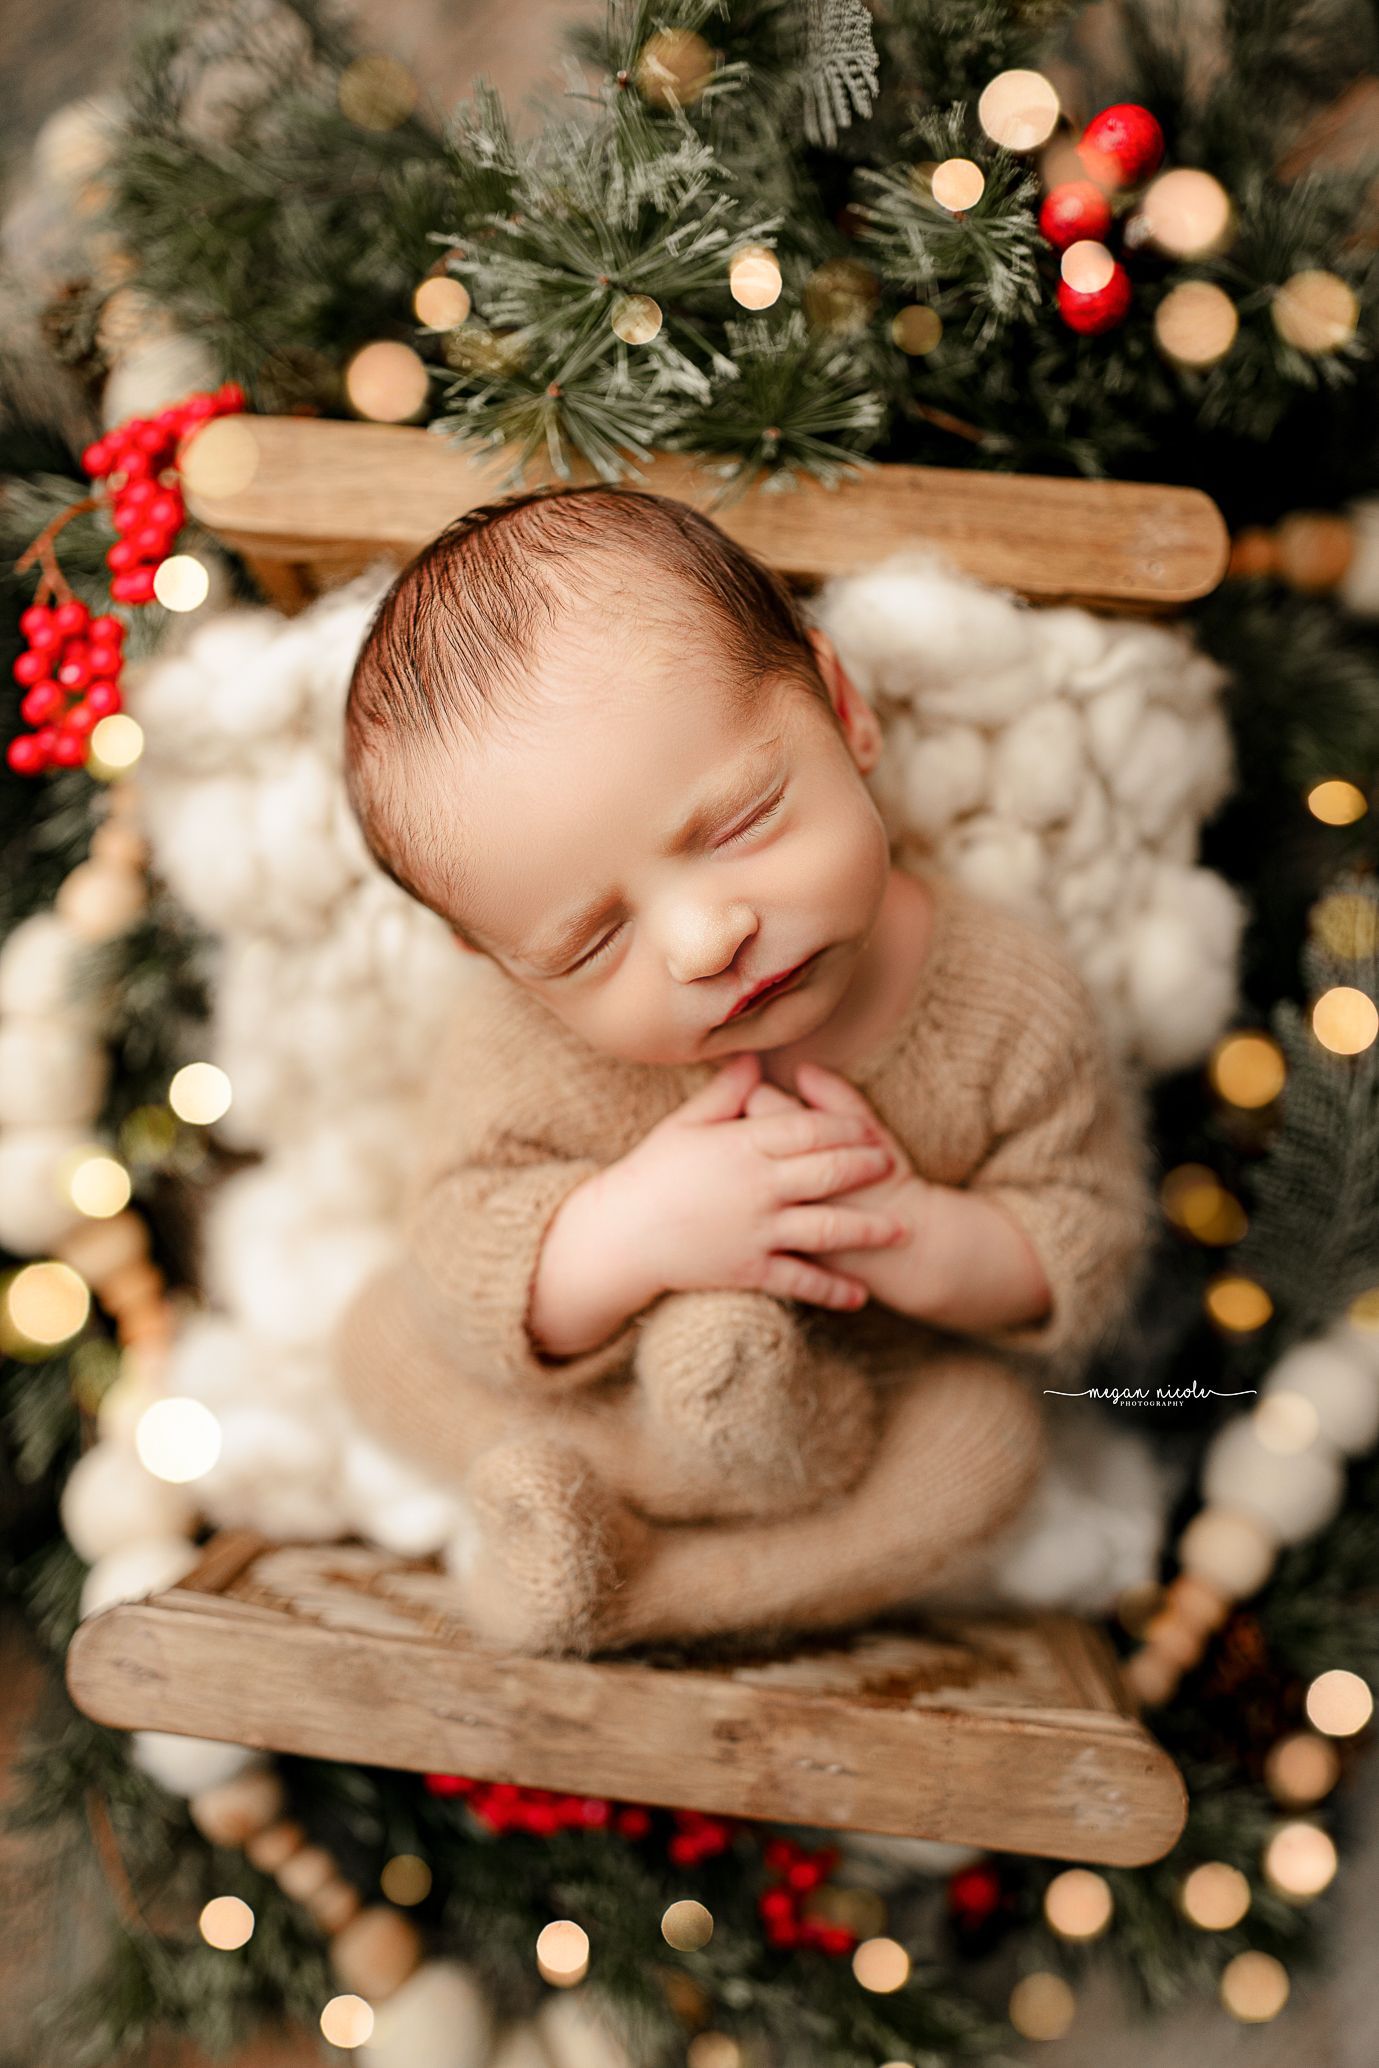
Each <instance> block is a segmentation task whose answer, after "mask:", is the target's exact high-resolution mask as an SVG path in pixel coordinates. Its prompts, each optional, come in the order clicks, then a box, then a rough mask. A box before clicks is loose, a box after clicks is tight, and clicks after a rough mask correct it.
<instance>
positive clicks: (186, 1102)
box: [168, 1063, 232, 1127]
mask: <svg viewBox="0 0 1379 2068" xmlns="http://www.w3.org/2000/svg"><path fill="white" fill-rule="evenodd" d="M231 1097H232V1093H231V1090H230V1080H229V1078H228V1077H227V1076H226V1075H225V1072H224V1071H223V1070H221V1069H219V1068H218V1067H217V1065H216V1064H215V1063H184V1064H183V1065H182V1068H181V1069H180V1070H179V1071H178V1072H177V1074H176V1075H175V1077H174V1078H173V1080H172V1083H171V1084H170V1085H169V1086H168V1104H169V1105H170V1106H171V1107H172V1110H173V1112H174V1113H175V1114H176V1115H177V1117H178V1119H179V1120H186V1121H188V1122H190V1123H191V1125H192V1126H194V1127H210V1126H211V1125H212V1123H213V1122H215V1121H217V1120H219V1119H220V1118H221V1117H222V1116H223V1115H224V1114H226V1113H228V1112H229V1110H230V1102H231Z"/></svg>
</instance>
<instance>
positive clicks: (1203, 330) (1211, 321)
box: [1154, 280, 1240, 367]
mask: <svg viewBox="0 0 1379 2068" xmlns="http://www.w3.org/2000/svg"><path fill="white" fill-rule="evenodd" d="M1239 331H1240V317H1239V315H1238V314H1237V311H1236V306H1235V303H1234V302H1233V301H1232V300H1231V298H1230V296H1229V295H1228V294H1227V293H1226V292H1225V290H1224V288H1220V287H1217V286H1216V285H1215V283H1214V282H1213V281H1210V280H1184V281H1183V282H1182V284H1181V286H1178V287H1174V288H1171V289H1170V290H1169V292H1168V293H1167V294H1166V295H1165V296H1164V298H1163V300H1162V301H1161V302H1160V303H1159V306H1158V308H1157V309H1156V310H1155V311H1154V336H1155V338H1156V340H1157V341H1158V345H1159V349H1160V350H1161V351H1162V352H1164V353H1166V354H1167V356H1168V357H1169V358H1170V359H1172V360H1175V361H1176V362H1177V364H1178V365H1179V366H1192V367H1202V366H1215V364H1216V363H1217V361H1218V360H1219V359H1224V358H1225V356H1226V354H1227V352H1229V350H1230V348H1231V346H1232V345H1233V344H1234V343H1235V340H1236V338H1237V336H1238V335H1239Z"/></svg>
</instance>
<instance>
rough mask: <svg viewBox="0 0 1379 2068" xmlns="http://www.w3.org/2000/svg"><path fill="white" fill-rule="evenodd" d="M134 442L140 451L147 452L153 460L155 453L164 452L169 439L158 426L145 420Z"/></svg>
mask: <svg viewBox="0 0 1379 2068" xmlns="http://www.w3.org/2000/svg"><path fill="white" fill-rule="evenodd" d="M134 441H135V444H136V445H137V447H138V449H139V451H140V452H146V453H147V454H148V456H149V458H150V459H152V458H153V456H154V454H155V453H160V452H161V451H162V450H163V448H164V446H165V445H166V444H167V442H168V439H167V433H166V432H164V431H160V430H159V428H158V426H157V424H151V423H150V422H149V421H148V419H147V418H145V420H144V421H143V423H141V424H140V426H139V428H138V430H137V431H136V432H135V433H134Z"/></svg>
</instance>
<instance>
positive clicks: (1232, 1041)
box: [1207, 1033, 1288, 1112]
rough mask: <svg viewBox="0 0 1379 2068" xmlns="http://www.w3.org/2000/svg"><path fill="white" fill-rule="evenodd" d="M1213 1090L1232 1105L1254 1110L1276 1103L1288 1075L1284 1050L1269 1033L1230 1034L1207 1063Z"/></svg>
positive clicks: (1219, 1042)
mask: <svg viewBox="0 0 1379 2068" xmlns="http://www.w3.org/2000/svg"><path fill="white" fill-rule="evenodd" d="M1207 1075H1208V1077H1209V1079H1210V1080H1211V1086H1212V1089H1213V1091H1215V1092H1216V1094H1217V1096H1218V1097H1219V1098H1223V1099H1225V1100H1226V1101H1227V1102H1228V1103H1229V1104H1230V1105H1232V1106H1243V1107H1244V1108H1245V1109H1246V1110H1247V1111H1249V1112H1253V1111H1254V1110H1255V1109H1256V1108H1258V1107H1260V1106H1268V1105H1272V1103H1273V1101H1274V1100H1275V1099H1276V1098H1277V1097H1278V1095H1279V1093H1280V1092H1281V1091H1282V1090H1283V1086H1284V1081H1285V1079H1286V1077H1287V1075H1288V1066H1287V1064H1286V1063H1285V1061H1284V1057H1283V1050H1282V1049H1281V1048H1280V1047H1279V1045H1278V1043H1277V1042H1276V1041H1275V1040H1274V1039H1273V1037H1272V1036H1271V1035H1268V1034H1254V1033H1249V1034H1227V1035H1225V1036H1224V1037H1223V1038H1222V1039H1221V1040H1220V1041H1218V1042H1217V1044H1216V1046H1215V1048H1214V1049H1213V1050H1212V1052H1211V1058H1210V1060H1209V1062H1208V1064H1207Z"/></svg>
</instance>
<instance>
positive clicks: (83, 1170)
mask: <svg viewBox="0 0 1379 2068" xmlns="http://www.w3.org/2000/svg"><path fill="white" fill-rule="evenodd" d="M66 1190H67V1197H68V1198H69V1199H70V1200H71V1202H72V1204H73V1206H74V1207H75V1208H76V1210H77V1212H78V1213H83V1214H87V1215H89V1216H90V1218H91V1219H92V1220H93V1221H108V1220H109V1219H110V1218H111V1217H112V1215H114V1214H118V1213H123V1212H124V1210H125V1208H126V1207H127V1206H128V1204H129V1200H130V1194H131V1192H132V1191H133V1186H132V1185H131V1183H130V1177H129V1172H128V1171H127V1170H126V1169H125V1167H124V1165H123V1164H122V1163H117V1162H116V1160H115V1158H114V1157H113V1156H107V1155H105V1154H104V1153H103V1152H97V1153H96V1154H95V1155H92V1154H90V1153H88V1152H86V1151H80V1152H78V1160H77V1161H76V1163H75V1165H74V1167H73V1168H72V1169H71V1170H70V1171H69V1172H68V1174H67V1183H66Z"/></svg>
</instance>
